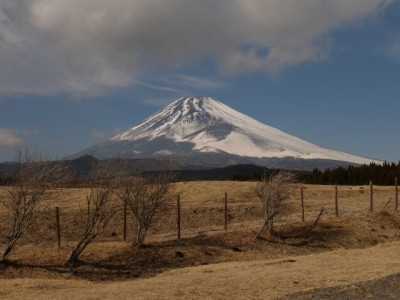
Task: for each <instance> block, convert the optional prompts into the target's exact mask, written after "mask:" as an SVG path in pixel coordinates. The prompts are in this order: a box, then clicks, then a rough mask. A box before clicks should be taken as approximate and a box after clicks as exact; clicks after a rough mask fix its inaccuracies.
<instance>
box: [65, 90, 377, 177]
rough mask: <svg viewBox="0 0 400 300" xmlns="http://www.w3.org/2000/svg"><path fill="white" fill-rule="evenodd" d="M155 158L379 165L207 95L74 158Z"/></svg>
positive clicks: (182, 163) (198, 162) (180, 162)
mask: <svg viewBox="0 0 400 300" xmlns="http://www.w3.org/2000/svg"><path fill="white" fill-rule="evenodd" d="M84 154H92V155H94V156H95V157H97V158H99V159H106V158H113V157H120V158H133V159H140V158H155V159H159V160H164V161H165V160H166V161H169V162H174V164H175V165H177V166H179V168H182V169H187V168H207V167H209V168H210V167H223V166H228V165H233V164H256V165H262V166H266V167H270V168H289V169H299V170H309V169H312V168H315V167H319V168H327V167H336V166H339V165H357V164H369V163H371V162H376V163H380V161H378V160H373V159H369V158H365V157H361V156H357V155H353V154H348V153H345V152H340V151H335V150H330V149H326V148H323V147H320V146H317V145H314V144H312V143H309V142H307V141H304V140H301V139H299V138H297V137H294V136H292V135H289V134H287V133H284V132H282V131H280V130H278V129H275V128H273V127H270V126H268V125H265V124H262V123H260V122H258V121H256V120H254V119H253V118H251V117H249V116H246V115H244V114H242V113H240V112H238V111H235V110H234V109H232V108H230V107H229V106H227V105H225V104H223V103H221V102H219V101H217V100H214V99H212V98H209V97H183V98H179V99H178V100H176V101H175V102H173V103H171V104H170V105H168V106H167V107H165V108H164V109H162V110H161V111H159V112H157V113H155V114H154V115H152V116H150V117H148V118H147V119H145V120H144V121H143V122H142V123H140V124H138V125H136V126H134V127H132V128H130V129H128V130H126V131H125V132H122V133H121V134H118V135H116V136H114V137H113V138H111V139H110V140H108V141H106V142H104V143H101V144H98V145H95V146H93V147H91V148H89V149H86V150H84V151H81V152H79V153H77V154H75V155H73V156H72V157H79V156H82V155H84Z"/></svg>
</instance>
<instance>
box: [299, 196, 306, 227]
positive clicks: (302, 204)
mask: <svg viewBox="0 0 400 300" xmlns="http://www.w3.org/2000/svg"><path fill="white" fill-rule="evenodd" d="M300 200H301V221H302V222H305V219H304V188H300Z"/></svg>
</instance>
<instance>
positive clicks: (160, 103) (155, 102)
mask: <svg viewBox="0 0 400 300" xmlns="http://www.w3.org/2000/svg"><path fill="white" fill-rule="evenodd" d="M174 100H176V99H171V98H150V99H146V100H144V101H143V103H146V104H148V105H150V106H153V107H156V108H161V107H164V106H166V105H168V104H170V103H172V101H174Z"/></svg>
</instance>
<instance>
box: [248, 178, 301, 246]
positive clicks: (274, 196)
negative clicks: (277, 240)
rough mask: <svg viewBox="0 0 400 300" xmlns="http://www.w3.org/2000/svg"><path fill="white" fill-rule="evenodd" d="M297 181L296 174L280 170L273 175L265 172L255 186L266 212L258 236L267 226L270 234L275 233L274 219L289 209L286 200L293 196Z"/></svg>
mask: <svg viewBox="0 0 400 300" xmlns="http://www.w3.org/2000/svg"><path fill="white" fill-rule="evenodd" d="M295 182H296V176H295V174H293V173H291V172H288V171H279V172H277V173H275V172H274V173H272V174H271V175H267V174H266V173H265V174H264V175H263V176H262V178H261V181H260V182H259V183H258V184H257V185H255V186H254V192H255V194H256V195H257V197H258V198H259V199H260V201H261V204H262V208H263V214H264V220H263V225H262V226H261V228H260V230H259V231H258V232H257V234H256V236H255V237H256V238H258V237H259V235H260V234H261V231H262V230H263V229H264V227H266V226H267V227H268V232H269V234H273V230H274V229H273V226H274V221H275V219H276V218H277V217H278V216H279V215H281V214H283V213H285V211H286V209H287V208H286V206H285V202H286V201H287V200H289V199H290V198H291V196H292V194H293V183H295Z"/></svg>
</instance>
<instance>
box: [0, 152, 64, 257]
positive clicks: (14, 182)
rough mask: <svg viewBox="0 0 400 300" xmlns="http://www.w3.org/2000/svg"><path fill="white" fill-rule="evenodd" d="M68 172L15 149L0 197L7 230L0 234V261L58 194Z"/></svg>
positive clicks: (59, 164) (62, 167)
mask: <svg viewBox="0 0 400 300" xmlns="http://www.w3.org/2000/svg"><path fill="white" fill-rule="evenodd" d="M67 174H68V172H67V169H66V166H65V165H63V163H62V162H56V161H44V160H41V159H40V157H39V156H38V155H36V154H31V153H29V152H28V150H25V151H22V150H18V152H17V157H16V162H15V169H14V171H13V174H12V179H11V183H10V184H9V185H8V186H7V187H6V188H5V189H6V195H5V196H4V197H3V198H0V204H1V205H2V206H3V207H4V208H5V211H6V214H7V216H6V217H5V218H4V220H6V222H7V225H8V229H7V230H6V232H5V234H4V235H3V243H2V244H3V247H2V249H1V256H0V262H4V261H5V260H6V259H7V257H8V256H9V255H10V254H11V253H12V251H13V250H14V247H15V245H16V243H17V242H18V240H20V239H21V237H22V236H23V235H24V234H25V233H26V231H27V230H28V229H29V227H30V226H31V225H32V223H33V222H34V220H35V219H36V218H37V217H38V216H39V215H40V214H41V213H43V212H44V210H45V209H46V208H48V206H49V205H50V201H52V200H55V199H56V196H57V194H59V185H60V183H61V182H62V181H63V180H65V179H66V176H67Z"/></svg>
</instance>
